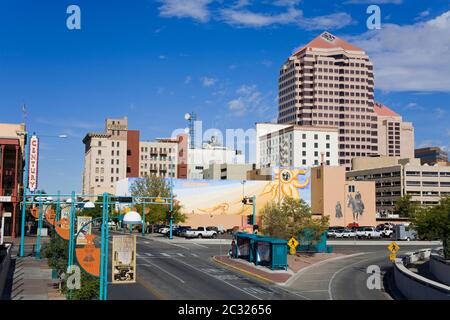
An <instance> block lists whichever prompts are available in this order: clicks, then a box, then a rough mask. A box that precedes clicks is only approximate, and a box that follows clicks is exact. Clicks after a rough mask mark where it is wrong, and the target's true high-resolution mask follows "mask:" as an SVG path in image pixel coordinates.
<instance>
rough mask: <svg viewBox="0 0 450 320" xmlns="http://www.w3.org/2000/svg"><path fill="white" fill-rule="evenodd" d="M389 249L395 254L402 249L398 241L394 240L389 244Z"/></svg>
mask: <svg viewBox="0 0 450 320" xmlns="http://www.w3.org/2000/svg"><path fill="white" fill-rule="evenodd" d="M388 249H389V251H390V252H392V253H393V254H396V253H397V252H398V250H400V246H399V245H398V244H397V243H395V242H392V243H391V244H390V245H389V246H388Z"/></svg>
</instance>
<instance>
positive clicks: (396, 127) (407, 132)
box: [374, 103, 414, 158]
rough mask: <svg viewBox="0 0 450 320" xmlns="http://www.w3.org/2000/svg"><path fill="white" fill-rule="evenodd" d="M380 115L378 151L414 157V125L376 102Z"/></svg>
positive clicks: (396, 155)
mask: <svg viewBox="0 0 450 320" xmlns="http://www.w3.org/2000/svg"><path fill="white" fill-rule="evenodd" d="M374 110H375V113H376V114H377V116H378V153H379V155H381V156H389V157H401V158H414V127H413V124H412V123H411V122H403V118H402V116H401V115H399V114H398V113H396V112H394V111H393V110H391V109H390V108H388V107H386V106H385V105H382V104H380V103H375V106H374Z"/></svg>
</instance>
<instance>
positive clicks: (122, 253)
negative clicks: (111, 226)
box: [112, 235, 136, 284]
mask: <svg viewBox="0 0 450 320" xmlns="http://www.w3.org/2000/svg"><path fill="white" fill-rule="evenodd" d="M112 274H113V277H112V283H113V284H127V283H135V282H136V236H134V235H127V236H114V237H113V243H112Z"/></svg>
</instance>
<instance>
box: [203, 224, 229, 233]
mask: <svg viewBox="0 0 450 320" xmlns="http://www.w3.org/2000/svg"><path fill="white" fill-rule="evenodd" d="M206 228H207V229H211V230H214V231H216V232H217V234H224V233H225V232H227V230H225V229H224V227H223V226H217V227H214V226H210V227H206Z"/></svg>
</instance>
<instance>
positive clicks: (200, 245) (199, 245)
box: [192, 242, 209, 249]
mask: <svg viewBox="0 0 450 320" xmlns="http://www.w3.org/2000/svg"><path fill="white" fill-rule="evenodd" d="M192 244H195V245H196V246H198V247H202V248H206V249H209V248H208V247H207V246H204V245H202V244H198V243H195V242H193V243H192Z"/></svg>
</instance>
